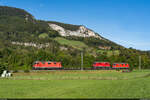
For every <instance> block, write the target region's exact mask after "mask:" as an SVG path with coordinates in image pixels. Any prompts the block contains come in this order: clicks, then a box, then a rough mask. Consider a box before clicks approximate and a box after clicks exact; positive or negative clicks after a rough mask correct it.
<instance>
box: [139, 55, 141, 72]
mask: <svg viewBox="0 0 150 100" xmlns="http://www.w3.org/2000/svg"><path fill="white" fill-rule="evenodd" d="M139 70H141V56H139Z"/></svg>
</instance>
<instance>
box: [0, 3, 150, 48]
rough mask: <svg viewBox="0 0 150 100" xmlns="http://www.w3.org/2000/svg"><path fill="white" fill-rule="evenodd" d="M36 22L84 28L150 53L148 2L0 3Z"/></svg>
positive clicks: (149, 9) (149, 7)
mask: <svg viewBox="0 0 150 100" xmlns="http://www.w3.org/2000/svg"><path fill="white" fill-rule="evenodd" d="M0 5H5V6H12V7H17V8H22V9H25V10H26V11H28V12H29V13H31V14H32V15H33V16H34V17H35V18H36V19H41V20H50V21H58V22H64V23H70V24H77V25H85V26H86V27H88V28H90V29H92V30H94V31H95V32H97V33H99V34H100V35H101V36H103V37H105V38H107V39H110V40H112V41H114V42H116V43H118V44H121V45H123V46H125V47H127V48H128V47H133V48H135V49H140V50H150V39H149V38H150V0H0Z"/></svg>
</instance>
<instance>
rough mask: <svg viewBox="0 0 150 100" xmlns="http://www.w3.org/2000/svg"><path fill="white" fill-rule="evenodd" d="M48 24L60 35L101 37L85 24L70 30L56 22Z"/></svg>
mask: <svg viewBox="0 0 150 100" xmlns="http://www.w3.org/2000/svg"><path fill="white" fill-rule="evenodd" d="M48 25H49V27H50V28H52V29H53V30H55V31H57V32H59V34H60V35H61V36H79V37H95V38H100V39H102V37H101V36H100V35H98V34H96V33H95V32H94V31H92V30H90V29H88V28H86V27H85V26H79V29H78V30H76V31H71V30H66V29H64V28H63V27H61V26H59V25H56V24H52V23H48Z"/></svg>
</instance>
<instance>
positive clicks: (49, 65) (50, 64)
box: [33, 61, 130, 70]
mask: <svg viewBox="0 0 150 100" xmlns="http://www.w3.org/2000/svg"><path fill="white" fill-rule="evenodd" d="M129 67H130V66H129V64H128V63H113V64H112V66H111V64H110V63H109V62H94V63H93V65H92V67H91V69H105V70H111V69H127V70H128V69H129ZM33 69H34V70H40V69H55V70H56V69H64V68H63V66H62V64H61V62H54V61H36V62H34V64H33Z"/></svg>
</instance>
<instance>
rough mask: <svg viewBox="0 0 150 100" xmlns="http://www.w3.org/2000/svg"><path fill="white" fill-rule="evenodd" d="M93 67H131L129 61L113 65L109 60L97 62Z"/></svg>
mask: <svg viewBox="0 0 150 100" xmlns="http://www.w3.org/2000/svg"><path fill="white" fill-rule="evenodd" d="M92 67H93V69H129V67H130V66H129V64H128V63H114V64H113V65H112V67H111V64H110V63H109V62H95V63H94V64H93V66H92Z"/></svg>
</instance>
